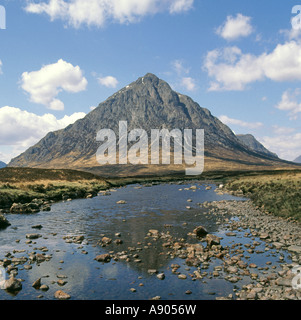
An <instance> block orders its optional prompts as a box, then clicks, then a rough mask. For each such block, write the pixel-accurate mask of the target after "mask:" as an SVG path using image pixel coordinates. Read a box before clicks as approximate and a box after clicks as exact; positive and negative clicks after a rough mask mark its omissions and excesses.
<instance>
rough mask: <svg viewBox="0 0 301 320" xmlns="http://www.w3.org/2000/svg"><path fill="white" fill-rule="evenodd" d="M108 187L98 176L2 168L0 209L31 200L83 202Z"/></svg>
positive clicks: (59, 171)
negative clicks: (79, 199)
mask: <svg viewBox="0 0 301 320" xmlns="http://www.w3.org/2000/svg"><path fill="white" fill-rule="evenodd" d="M109 186H110V184H109V183H108V182H107V181H105V180H104V179H102V178H100V177H98V176H95V175H93V174H91V173H86V172H80V171H76V170H49V169H29V168H5V169H1V170H0V208H5V209H7V208H9V207H10V206H11V205H12V204H13V203H29V202H31V201H32V200H33V199H43V200H48V201H49V200H54V201H60V200H65V199H69V198H71V199H75V198H85V197H87V196H89V195H92V196H94V195H96V194H97V193H98V192H99V191H100V190H103V189H107V188H108V187H109Z"/></svg>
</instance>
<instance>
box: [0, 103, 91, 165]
mask: <svg viewBox="0 0 301 320" xmlns="http://www.w3.org/2000/svg"><path fill="white" fill-rule="evenodd" d="M85 115H86V114H85V113H83V112H78V113H74V114H72V115H71V116H67V115H66V116H64V117H63V118H61V119H57V118H56V117H55V116H54V115H52V114H49V113H47V114H44V115H43V116H39V115H37V114H34V113H30V112H28V111H25V110H21V109H19V108H14V107H9V106H5V107H2V108H0V148H1V149H0V152H2V154H3V155H5V156H6V161H8V160H10V159H11V158H12V157H15V156H17V155H19V154H20V153H21V152H24V151H25V150H26V149H27V148H29V147H30V146H32V145H34V144H36V143H37V142H38V141H39V140H40V139H42V138H43V137H44V136H45V135H46V134H47V133H48V132H51V131H56V130H60V129H63V128H65V127H67V126H68V125H69V124H72V123H74V122H75V121H76V120H78V119H81V118H83V117H84V116H85Z"/></svg>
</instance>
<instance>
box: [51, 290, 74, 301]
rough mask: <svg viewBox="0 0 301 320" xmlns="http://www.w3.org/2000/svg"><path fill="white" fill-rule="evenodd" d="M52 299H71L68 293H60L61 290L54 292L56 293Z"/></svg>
mask: <svg viewBox="0 0 301 320" xmlns="http://www.w3.org/2000/svg"><path fill="white" fill-rule="evenodd" d="M54 297H55V298H56V299H59V300H68V299H70V298H71V296H70V295H69V294H68V293H66V292H64V291H62V290H58V291H56V292H55V293H54Z"/></svg>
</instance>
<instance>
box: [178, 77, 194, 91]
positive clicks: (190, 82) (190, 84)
mask: <svg viewBox="0 0 301 320" xmlns="http://www.w3.org/2000/svg"><path fill="white" fill-rule="evenodd" d="M181 85H182V86H183V87H184V88H185V89H186V90H188V91H193V90H195V89H196V84H195V81H194V79H193V78H190V77H184V78H182V82H181Z"/></svg>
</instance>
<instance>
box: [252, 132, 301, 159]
mask: <svg viewBox="0 0 301 320" xmlns="http://www.w3.org/2000/svg"><path fill="white" fill-rule="evenodd" d="M258 140H259V141H260V142H261V143H262V144H264V146H265V147H266V148H267V149H268V150H270V151H272V152H275V153H277V155H278V156H279V157H280V158H281V159H285V160H289V161H293V160H294V159H296V158H297V157H298V156H300V154H301V133H295V134H281V135H277V136H273V137H263V138H260V139H258Z"/></svg>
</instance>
